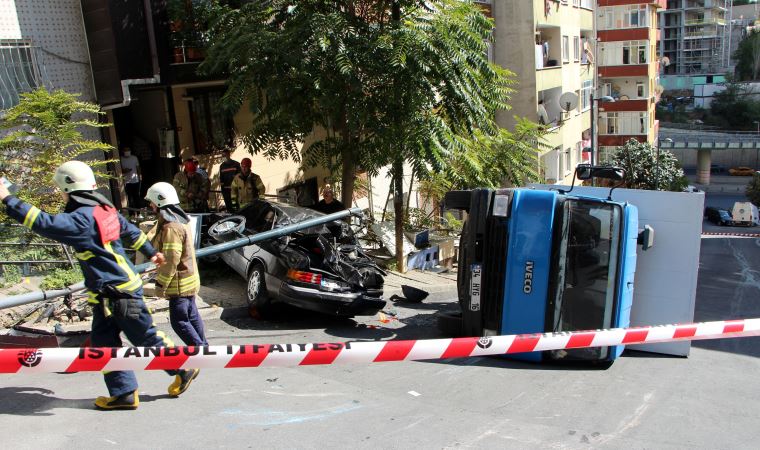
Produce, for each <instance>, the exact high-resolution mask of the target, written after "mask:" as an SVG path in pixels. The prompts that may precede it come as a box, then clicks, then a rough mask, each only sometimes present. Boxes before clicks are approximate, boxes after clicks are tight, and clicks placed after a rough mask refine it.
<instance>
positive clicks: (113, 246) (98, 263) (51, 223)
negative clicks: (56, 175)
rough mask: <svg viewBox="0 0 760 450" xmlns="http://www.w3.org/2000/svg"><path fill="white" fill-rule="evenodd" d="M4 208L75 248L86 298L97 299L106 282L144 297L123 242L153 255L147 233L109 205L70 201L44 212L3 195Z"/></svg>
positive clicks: (38, 232)
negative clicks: (54, 210)
mask: <svg viewBox="0 0 760 450" xmlns="http://www.w3.org/2000/svg"><path fill="white" fill-rule="evenodd" d="M4 203H5V204H6V208H5V209H6V212H7V214H8V215H9V216H10V217H12V218H13V219H15V220H17V221H19V222H21V223H23V224H24V226H25V227H27V228H29V229H31V230H32V231H34V232H35V233H37V234H39V235H41V236H44V237H46V238H49V239H53V240H56V241H58V242H61V243H63V244H66V245H69V246H71V247H73V248H74V251H75V252H76V253H75V256H76V258H77V259H78V260H79V266H80V267H81V268H82V274H83V275H84V285H85V287H86V288H87V294H88V301H89V302H90V303H99V302H100V301H99V300H98V299H97V296H98V295H99V294H102V293H103V292H104V291H105V287H106V286H109V287H112V288H116V289H118V290H119V291H121V292H124V293H129V294H133V295H134V296H136V297H137V296H139V297H142V279H141V278H140V275H139V274H137V272H136V271H135V268H134V266H133V265H132V262H131V261H130V260H129V259H128V258H127V257H126V255H125V254H124V248H123V246H122V241H124V242H125V243H127V244H129V247H130V248H131V249H133V250H139V251H140V252H141V253H143V254H144V255H145V256H146V257H148V258H151V257H153V255H155V254H156V250H155V248H154V247H153V245H151V243H150V242H148V237H147V236H146V235H145V233H143V232H142V231H140V229H139V228H137V227H136V226H135V225H133V224H132V223H130V222H128V221H127V220H126V219H125V218H124V217H122V215H121V214H119V213H118V212H116V210H114V209H113V208H105V207H103V206H85V205H81V204H79V203H77V202H74V201H69V203H68V204H67V205H66V210H65V212H63V213H60V214H48V213H46V212H44V211H41V210H40V209H39V208H37V207H35V206H32V205H30V204H28V203H26V202H23V201H21V200H19V199H18V198H16V197H13V196H9V197H7V198H6V199H5V200H4Z"/></svg>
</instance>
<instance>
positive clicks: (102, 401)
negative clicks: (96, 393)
mask: <svg viewBox="0 0 760 450" xmlns="http://www.w3.org/2000/svg"><path fill="white" fill-rule="evenodd" d="M139 405H140V395H139V394H138V393H137V391H133V392H127V393H126V394H122V395H119V396H115V397H98V398H96V399H95V406H96V407H98V409H104V410H110V409H137V407H138V406H139Z"/></svg>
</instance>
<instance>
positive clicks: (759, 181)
mask: <svg viewBox="0 0 760 450" xmlns="http://www.w3.org/2000/svg"><path fill="white" fill-rule="evenodd" d="M746 193H747V198H748V199H749V201H751V202H752V204H753V205H755V206H760V175H758V174H757V173H755V174H754V175H752V180H750V182H749V183H748V184H747V189H746Z"/></svg>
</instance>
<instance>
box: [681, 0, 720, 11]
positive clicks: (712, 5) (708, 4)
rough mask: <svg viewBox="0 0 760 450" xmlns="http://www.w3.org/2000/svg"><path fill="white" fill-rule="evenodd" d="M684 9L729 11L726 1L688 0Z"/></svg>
mask: <svg viewBox="0 0 760 450" xmlns="http://www.w3.org/2000/svg"><path fill="white" fill-rule="evenodd" d="M684 9H717V10H720V11H727V10H728V8H727V7H726V0H686V3H685V4H684Z"/></svg>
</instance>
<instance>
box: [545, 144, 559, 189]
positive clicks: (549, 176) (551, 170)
mask: <svg viewBox="0 0 760 450" xmlns="http://www.w3.org/2000/svg"><path fill="white" fill-rule="evenodd" d="M561 157H562V147H556V148H554V149H553V150H551V151H549V152H547V153H545V154H543V155H541V175H542V176H543V178H544V180H545V181H546V182H547V183H556V182H557V181H558V180H559V178H560V176H559V172H560V167H562V166H561V165H560V158H561Z"/></svg>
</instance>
